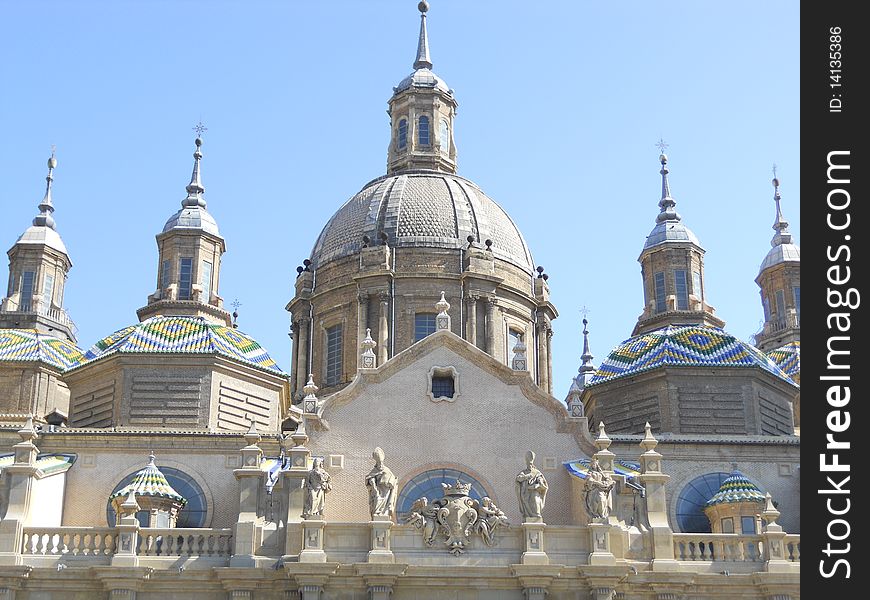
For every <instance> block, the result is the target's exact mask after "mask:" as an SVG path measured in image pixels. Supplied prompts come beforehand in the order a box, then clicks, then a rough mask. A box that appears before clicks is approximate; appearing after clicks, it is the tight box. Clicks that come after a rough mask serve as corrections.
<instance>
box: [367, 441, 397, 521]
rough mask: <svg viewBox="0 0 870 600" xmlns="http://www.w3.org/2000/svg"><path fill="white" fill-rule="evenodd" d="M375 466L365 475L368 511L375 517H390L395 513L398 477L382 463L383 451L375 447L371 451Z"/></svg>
mask: <svg viewBox="0 0 870 600" xmlns="http://www.w3.org/2000/svg"><path fill="white" fill-rule="evenodd" d="M372 458H374V459H375V466H374V467H372V470H371V471H369V474H368V475H366V487H367V488H368V490H369V513H370V514H371V516H372V519H374V518H375V517H390V518H392V517H393V516H394V515H395V514H396V500H397V499H398V496H397V494H398V489H397V487H398V484H399V478H398V477H396V476H395V475H394V474H393V472H392V471H391V470H390V468H389V467H388V466H386V465H385V464H384V451H383V450H381V449H380V448H375V451H374V452H372Z"/></svg>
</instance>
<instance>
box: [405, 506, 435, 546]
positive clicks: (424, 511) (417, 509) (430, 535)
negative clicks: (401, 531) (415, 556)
mask: <svg viewBox="0 0 870 600" xmlns="http://www.w3.org/2000/svg"><path fill="white" fill-rule="evenodd" d="M439 508H440V507H439V506H436V505H435V504H429V499H428V498H427V497H426V496H423V497H422V498H418V499H417V500H415V501H414V504H412V505H411V513H410V514H409V515H408V518H407V519H406V520H405V522H406V523H408V524H409V525H413V526H414V527H416V528H417V529H422V530H423V541H424V542H426V545H427V546H432V545H434V544H435V538H436V535H437V533H438V523H437V520H436V519H437V517H438V509H439Z"/></svg>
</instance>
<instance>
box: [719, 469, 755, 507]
mask: <svg viewBox="0 0 870 600" xmlns="http://www.w3.org/2000/svg"><path fill="white" fill-rule="evenodd" d="M765 501H766V499H765V496H764V494H762V493H761V490H760V489H758V486H757V485H755V484H754V483H752V482H751V481H749V479H748V478H747V477H746V475H744V474H743V473H741V472H740V471H733V472H732V473H731V475H729V476H728V477H727V478H726V479H725V481H723V482H722V485H721V486H719V491H718V492H716V493H715V494H713V497H712V498H710V499H709V500H707V506H713V505H714V504H733V503H735V502H759V503H764V502H765Z"/></svg>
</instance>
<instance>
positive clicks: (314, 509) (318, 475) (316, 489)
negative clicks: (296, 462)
mask: <svg viewBox="0 0 870 600" xmlns="http://www.w3.org/2000/svg"><path fill="white" fill-rule="evenodd" d="M304 486H305V502H304V506H303V510H302V518H303V519H322V518H323V509H324V508H326V494H327V493H329V491H330V490H331V489H332V481H331V478H330V476H329V473H327V472H326V469H324V468H323V459H322V458H315V459H314V464H312V465H311V470H310V471H309V472H308V475H307V476H306V477H305V483H304Z"/></svg>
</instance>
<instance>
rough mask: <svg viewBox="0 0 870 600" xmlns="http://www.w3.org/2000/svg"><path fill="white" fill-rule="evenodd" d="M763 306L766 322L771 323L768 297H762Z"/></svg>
mask: <svg viewBox="0 0 870 600" xmlns="http://www.w3.org/2000/svg"><path fill="white" fill-rule="evenodd" d="M761 305H762V306H763V307H764V320H765V321H770V301H769V300H768V299H767V296H764V295H762V296H761Z"/></svg>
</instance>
